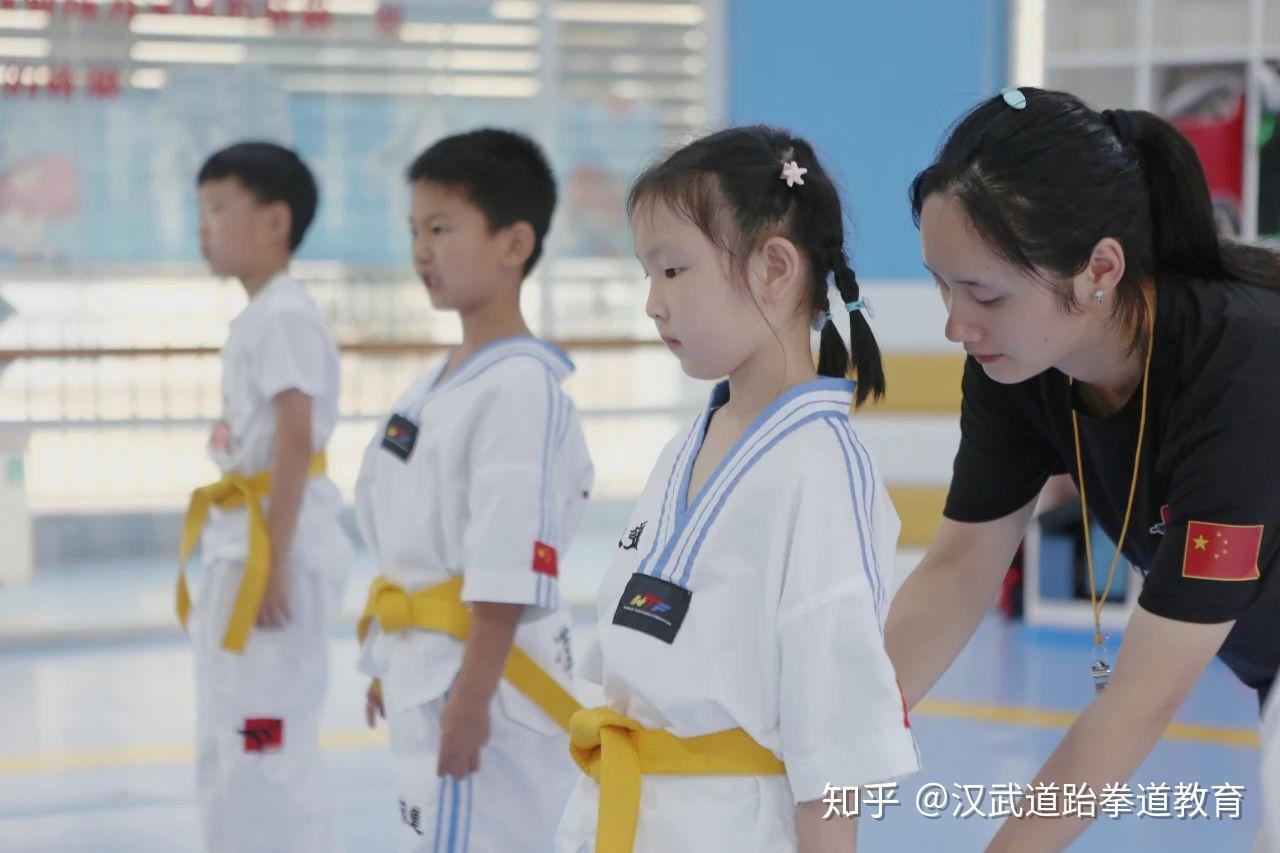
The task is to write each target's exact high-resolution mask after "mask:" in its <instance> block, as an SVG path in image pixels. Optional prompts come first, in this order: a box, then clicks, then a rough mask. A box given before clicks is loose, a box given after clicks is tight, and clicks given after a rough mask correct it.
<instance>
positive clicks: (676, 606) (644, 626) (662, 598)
mask: <svg viewBox="0 0 1280 853" xmlns="http://www.w3.org/2000/svg"><path fill="white" fill-rule="evenodd" d="M692 599H693V593H691V592H689V590H687V589H685V588H684V587H682V586H676V585H675V584H673V583H671V582H670V581H664V580H663V579H662V578H655V577H653V576H652V575H642V574H640V573H639V572H636V573H635V574H634V575H632V576H631V580H629V581H627V588H626V589H625V590H623V591H622V598H620V599H618V609H617V610H615V611H614V613H613V624H615V625H622V626H623V627H626V628H634V629H635V630H637V631H640V632H641V633H643V634H648V635H649V636H651V637H657V638H658V639H659V640H661V641H662V642H664V643H668V644H669V643H673V642H675V639H676V634H677V633H679V631H680V626H681V625H682V624H683V623H684V617H685V614H687V613H688V612H689V602H690V601H691V600H692Z"/></svg>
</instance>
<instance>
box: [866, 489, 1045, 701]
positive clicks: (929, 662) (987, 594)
mask: <svg viewBox="0 0 1280 853" xmlns="http://www.w3.org/2000/svg"><path fill="white" fill-rule="evenodd" d="M1035 506H1036V500H1035V499H1033V500H1031V501H1030V502H1028V503H1027V505H1026V506H1024V507H1023V508H1022V509H1020V510H1018V511H1017V512H1013V513H1010V514H1009V515H1006V516H1005V517H1004V518H999V519H996V520H995V521H985V522H981V523H976V524H974V523H965V522H959V521H952V520H950V519H947V518H944V519H943V520H942V523H941V524H940V525H939V527H938V533H937V535H936V536H935V537H934V539H933V544H932V545H931V546H930V547H929V551H928V553H926V554H925V556H924V559H923V560H921V562H920V565H919V566H918V567H917V568H916V570H915V571H914V572H912V573H911V576H910V577H909V578H907V580H906V582H905V583H904V584H903V585H902V588H901V589H899V590H898V594H897V595H896V596H894V599H893V604H892V606H891V607H890V609H889V620H888V624H887V626H886V628H885V645H886V646H887V647H888V650H889V658H890V660H892V661H893V666H894V669H895V670H896V671H897V675H898V681H899V683H900V684H901V686H902V693H903V697H904V698H905V700H906V702H907V705H908V706H909V707H914V706H915V704H916V703H917V702H919V701H920V699H921V698H922V697H923V696H924V695H925V694H926V693H928V692H929V689H930V688H931V687H933V684H934V682H936V681H937V680H938V679H939V678H941V677H942V674H943V673H944V672H946V671H947V668H948V667H949V666H951V664H952V662H954V661H955V659H956V656H957V655H959V654H960V650H961V649H963V648H964V646H965V643H967V642H969V638H970V637H971V636H973V632H974V631H975V630H977V627H978V623H979V622H981V621H982V617H983V616H984V615H985V614H986V612H987V611H988V610H989V609H990V608H991V603H992V601H994V600H995V597H996V593H997V592H998V591H999V589H1000V583H1001V580H1002V579H1003V578H1004V575H1005V572H1006V571H1008V569H1009V564H1010V562H1011V561H1012V560H1013V555H1014V553H1015V552H1016V551H1017V550H1018V543H1019V542H1020V541H1021V540H1022V534H1023V532H1024V531H1025V530H1026V527H1027V522H1028V521H1030V520H1031V514H1032V511H1033V510H1034V509H1035Z"/></svg>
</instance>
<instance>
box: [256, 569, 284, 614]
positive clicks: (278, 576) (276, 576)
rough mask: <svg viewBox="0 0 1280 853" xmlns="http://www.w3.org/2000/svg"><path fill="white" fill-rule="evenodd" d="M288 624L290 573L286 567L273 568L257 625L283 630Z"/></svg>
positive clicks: (263, 596)
mask: <svg viewBox="0 0 1280 853" xmlns="http://www.w3.org/2000/svg"><path fill="white" fill-rule="evenodd" d="M288 622H289V572H288V570H287V568H285V567H284V566H272V567H271V574H270V575H269V576H268V577H267V589H266V591H265V592H264V593H263V594H262V606H261V607H259V608H258V619H257V622H256V623H255V624H257V626H258V627H259V628H283V627H284V626H285V625H286V624H288Z"/></svg>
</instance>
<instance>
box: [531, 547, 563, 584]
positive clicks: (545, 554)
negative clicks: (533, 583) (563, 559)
mask: <svg viewBox="0 0 1280 853" xmlns="http://www.w3.org/2000/svg"><path fill="white" fill-rule="evenodd" d="M533 570H534V571H535V572H537V573H538V574H540V575H548V576H550V577H553V578H554V577H556V576H557V575H558V574H559V569H557V568H556V549H555V548H552V547H551V546H550V545H547V544H545V543H542V542H534V543H533Z"/></svg>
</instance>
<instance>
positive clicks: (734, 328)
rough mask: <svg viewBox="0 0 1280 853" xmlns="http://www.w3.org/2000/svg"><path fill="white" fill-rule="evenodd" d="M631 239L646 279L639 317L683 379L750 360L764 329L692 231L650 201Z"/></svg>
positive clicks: (726, 371)
mask: <svg viewBox="0 0 1280 853" xmlns="http://www.w3.org/2000/svg"><path fill="white" fill-rule="evenodd" d="M631 237H632V240H633V242H634V244H635V250H636V257H638V258H639V259H640V265H641V266H642V267H643V268H644V272H645V277H646V278H648V279H649V298H648V299H647V300H646V302H645V312H646V313H647V314H648V315H649V316H650V317H652V318H653V322H654V324H655V325H656V326H657V327H658V334H659V335H661V336H662V340H663V342H664V343H666V345H667V346H668V347H669V348H670V349H671V351H672V352H673V353H675V355H676V358H678V359H680V367H681V368H682V369H683V370H684V372H685V373H687V374H688V375H689V376H692V377H693V378H695V379H719V378H720V377H723V376H728V375H730V374H732V373H733V372H734V371H736V370H737V369H738V368H739V367H740V366H741V365H742V364H743V363H745V362H746V361H747V360H748V359H749V358H751V356H752V354H753V353H754V352H756V351H757V350H758V348H759V346H760V342H761V341H762V340H763V338H764V336H766V335H769V326H768V324H767V323H766V322H765V320H764V316H763V315H762V313H761V311H760V309H759V308H757V307H756V305H755V304H754V303H753V301H752V298H751V295H750V294H749V293H748V292H747V290H746V288H744V287H742V286H741V285H740V284H737V283H735V282H734V281H732V280H731V278H730V276H729V273H728V270H727V269H726V267H727V265H728V262H727V259H726V258H725V257H724V253H723V252H722V251H721V250H720V249H719V248H717V247H716V246H715V245H713V244H712V243H711V241H710V240H708V239H707V237H706V236H705V235H704V234H703V233H702V231H701V230H700V229H699V228H698V226H697V225H695V224H694V223H693V222H691V221H690V220H689V219H688V218H686V217H684V216H680V215H679V214H677V213H676V212H674V211H673V210H671V209H670V208H669V207H668V206H667V205H666V204H663V203H662V202H657V201H654V202H649V203H645V204H642V205H640V206H639V207H638V208H637V209H636V211H635V215H634V216H632V218H631ZM771 339H772V338H770V340H771Z"/></svg>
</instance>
